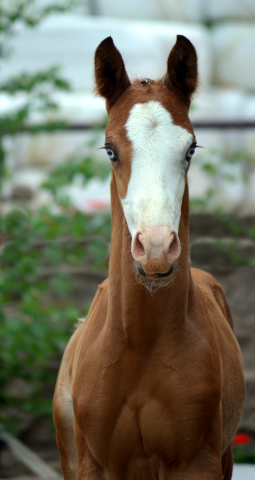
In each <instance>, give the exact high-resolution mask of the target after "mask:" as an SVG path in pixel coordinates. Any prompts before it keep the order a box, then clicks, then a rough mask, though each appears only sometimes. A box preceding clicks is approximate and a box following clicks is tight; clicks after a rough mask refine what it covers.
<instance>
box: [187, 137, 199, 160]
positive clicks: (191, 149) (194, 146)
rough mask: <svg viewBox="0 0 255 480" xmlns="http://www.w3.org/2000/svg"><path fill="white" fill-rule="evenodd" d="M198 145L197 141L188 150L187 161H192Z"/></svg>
mask: <svg viewBox="0 0 255 480" xmlns="http://www.w3.org/2000/svg"><path fill="white" fill-rule="evenodd" d="M196 147H197V143H196V142H194V143H192V145H191V146H190V148H189V150H188V152H187V153H186V160H187V162H190V161H191V159H192V157H193V155H194V153H195V151H196ZM191 151H192V153H191Z"/></svg>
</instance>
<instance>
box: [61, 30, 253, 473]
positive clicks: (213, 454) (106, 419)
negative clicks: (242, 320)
mask: <svg viewBox="0 0 255 480" xmlns="http://www.w3.org/2000/svg"><path fill="white" fill-rule="evenodd" d="M95 79H96V88H97V92H98V93H99V94H100V95H102V96H103V97H105V99H106V108H107V111H108V113H109V122H108V125H107V128H106V141H105V149H106V152H107V154H108V156H109V158H110V161H111V163H112V181H111V203H112V246H111V255H110V265H109V278H108V279H107V280H105V281H104V282H103V283H102V285H100V286H99V288H98V291H97V294H96V296H95V298H94V301H93V303H92V305H91V309H90V312H89V314H88V317H87V319H86V321H84V322H83V323H81V324H80V325H79V327H78V328H77V329H76V331H75V333H74V335H73V336H72V338H71V340H70V342H69V344H68V346H67V349H66V352H65V354H64V357H63V361H62V364H61V368H60V372H59V376H58V381H57V386H56V391H55V396H54V421H55V425H56V430H57V444H58V448H59V451H60V456H61V466H62V470H63V474H64V478H65V480H74V479H76V480H158V479H160V480H168V479H173V480H222V479H223V478H224V480H230V479H231V476H232V467H233V458H232V450H231V440H232V438H233V436H234V435H235V432H236V429H237V426H238V423H239V420H240V415H241V412H242V405H243V399H244V379H243V363H242V357H241V353H240V349H239V346H238V343H237V341H236V339H235V336H234V334H233V322H232V317H231V313H230V308H229V305H228V302H227V300H226V297H225V294H224V292H223V290H222V288H221V286H220V284H219V283H218V282H217V281H216V280H215V279H214V278H213V277H212V276H211V275H209V274H207V273H205V272H203V271H200V270H196V269H193V268H190V265H189V196H188V184H187V172H188V169H189V165H190V162H191V157H192V155H193V154H194V152H195V147H196V140H195V136H194V132H193V128H192V125H191V123H190V120H189V117H188V109H189V106H190V100H191V96H192V94H193V92H194V91H195V89H196V86H197V56H196V51H195V49H194V47H193V45H192V44H191V43H190V41H189V40H188V39H186V38H185V37H183V36H178V37H177V41H176V44H175V45H174V47H173V49H172V51H171V52H170V55H169V58H168V62H167V73H166V75H165V77H164V78H162V79H160V80H158V81H153V80H150V79H143V80H136V81H134V82H133V83H132V84H131V82H130V80H129V78H128V75H127V73H126V69H125V66H124V62H123V60H122V57H121V55H120V53H119V51H118V50H117V49H116V47H115V45H114V43H113V41H112V39H111V37H108V38H106V39H105V40H104V41H103V42H102V43H101V44H100V45H99V46H98V48H97V50H96V54H95Z"/></svg>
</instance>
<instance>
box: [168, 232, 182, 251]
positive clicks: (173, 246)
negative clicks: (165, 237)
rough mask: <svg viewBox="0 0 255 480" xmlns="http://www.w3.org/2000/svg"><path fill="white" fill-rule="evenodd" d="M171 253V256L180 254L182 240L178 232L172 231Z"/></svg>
mask: <svg viewBox="0 0 255 480" xmlns="http://www.w3.org/2000/svg"><path fill="white" fill-rule="evenodd" d="M168 252H169V254H170V255H171V256H179V254H180V241H179V239H178V237H177V235H176V233H174V232H172V233H171V236H170V243H169V250H168Z"/></svg>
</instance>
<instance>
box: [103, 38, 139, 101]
mask: <svg viewBox="0 0 255 480" xmlns="http://www.w3.org/2000/svg"><path fill="white" fill-rule="evenodd" d="M95 81H96V90H97V92H98V93H99V95H101V96H102V97H104V98H105V99H106V108H107V110H109V109H110V108H111V107H112V105H113V104H114V103H115V102H116V100H117V98H118V97H119V96H120V95H121V94H122V93H123V92H124V91H125V90H126V88H127V87H129V85H131V83H130V80H129V78H128V75H127V72H126V69H125V65H124V62H123V59H122V56H121V54H120V52H119V50H117V48H116V47H115V45H114V43H113V40H112V37H107V38H105V39H104V40H103V41H102V42H101V43H100V45H98V47H97V49H96V53H95Z"/></svg>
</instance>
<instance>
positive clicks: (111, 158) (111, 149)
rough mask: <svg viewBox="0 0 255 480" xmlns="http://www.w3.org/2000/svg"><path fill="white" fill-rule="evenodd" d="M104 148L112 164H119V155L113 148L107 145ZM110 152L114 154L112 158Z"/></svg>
mask: <svg viewBox="0 0 255 480" xmlns="http://www.w3.org/2000/svg"><path fill="white" fill-rule="evenodd" d="M103 148H105V150H106V153H107V155H108V157H109V159H110V160H111V162H113V163H114V162H117V160H118V155H117V153H116V152H115V151H114V150H113V148H112V147H111V146H110V145H107V144H106V145H105V146H104V147H103ZM109 152H112V153H113V156H112V157H111V156H110V154H109Z"/></svg>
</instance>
